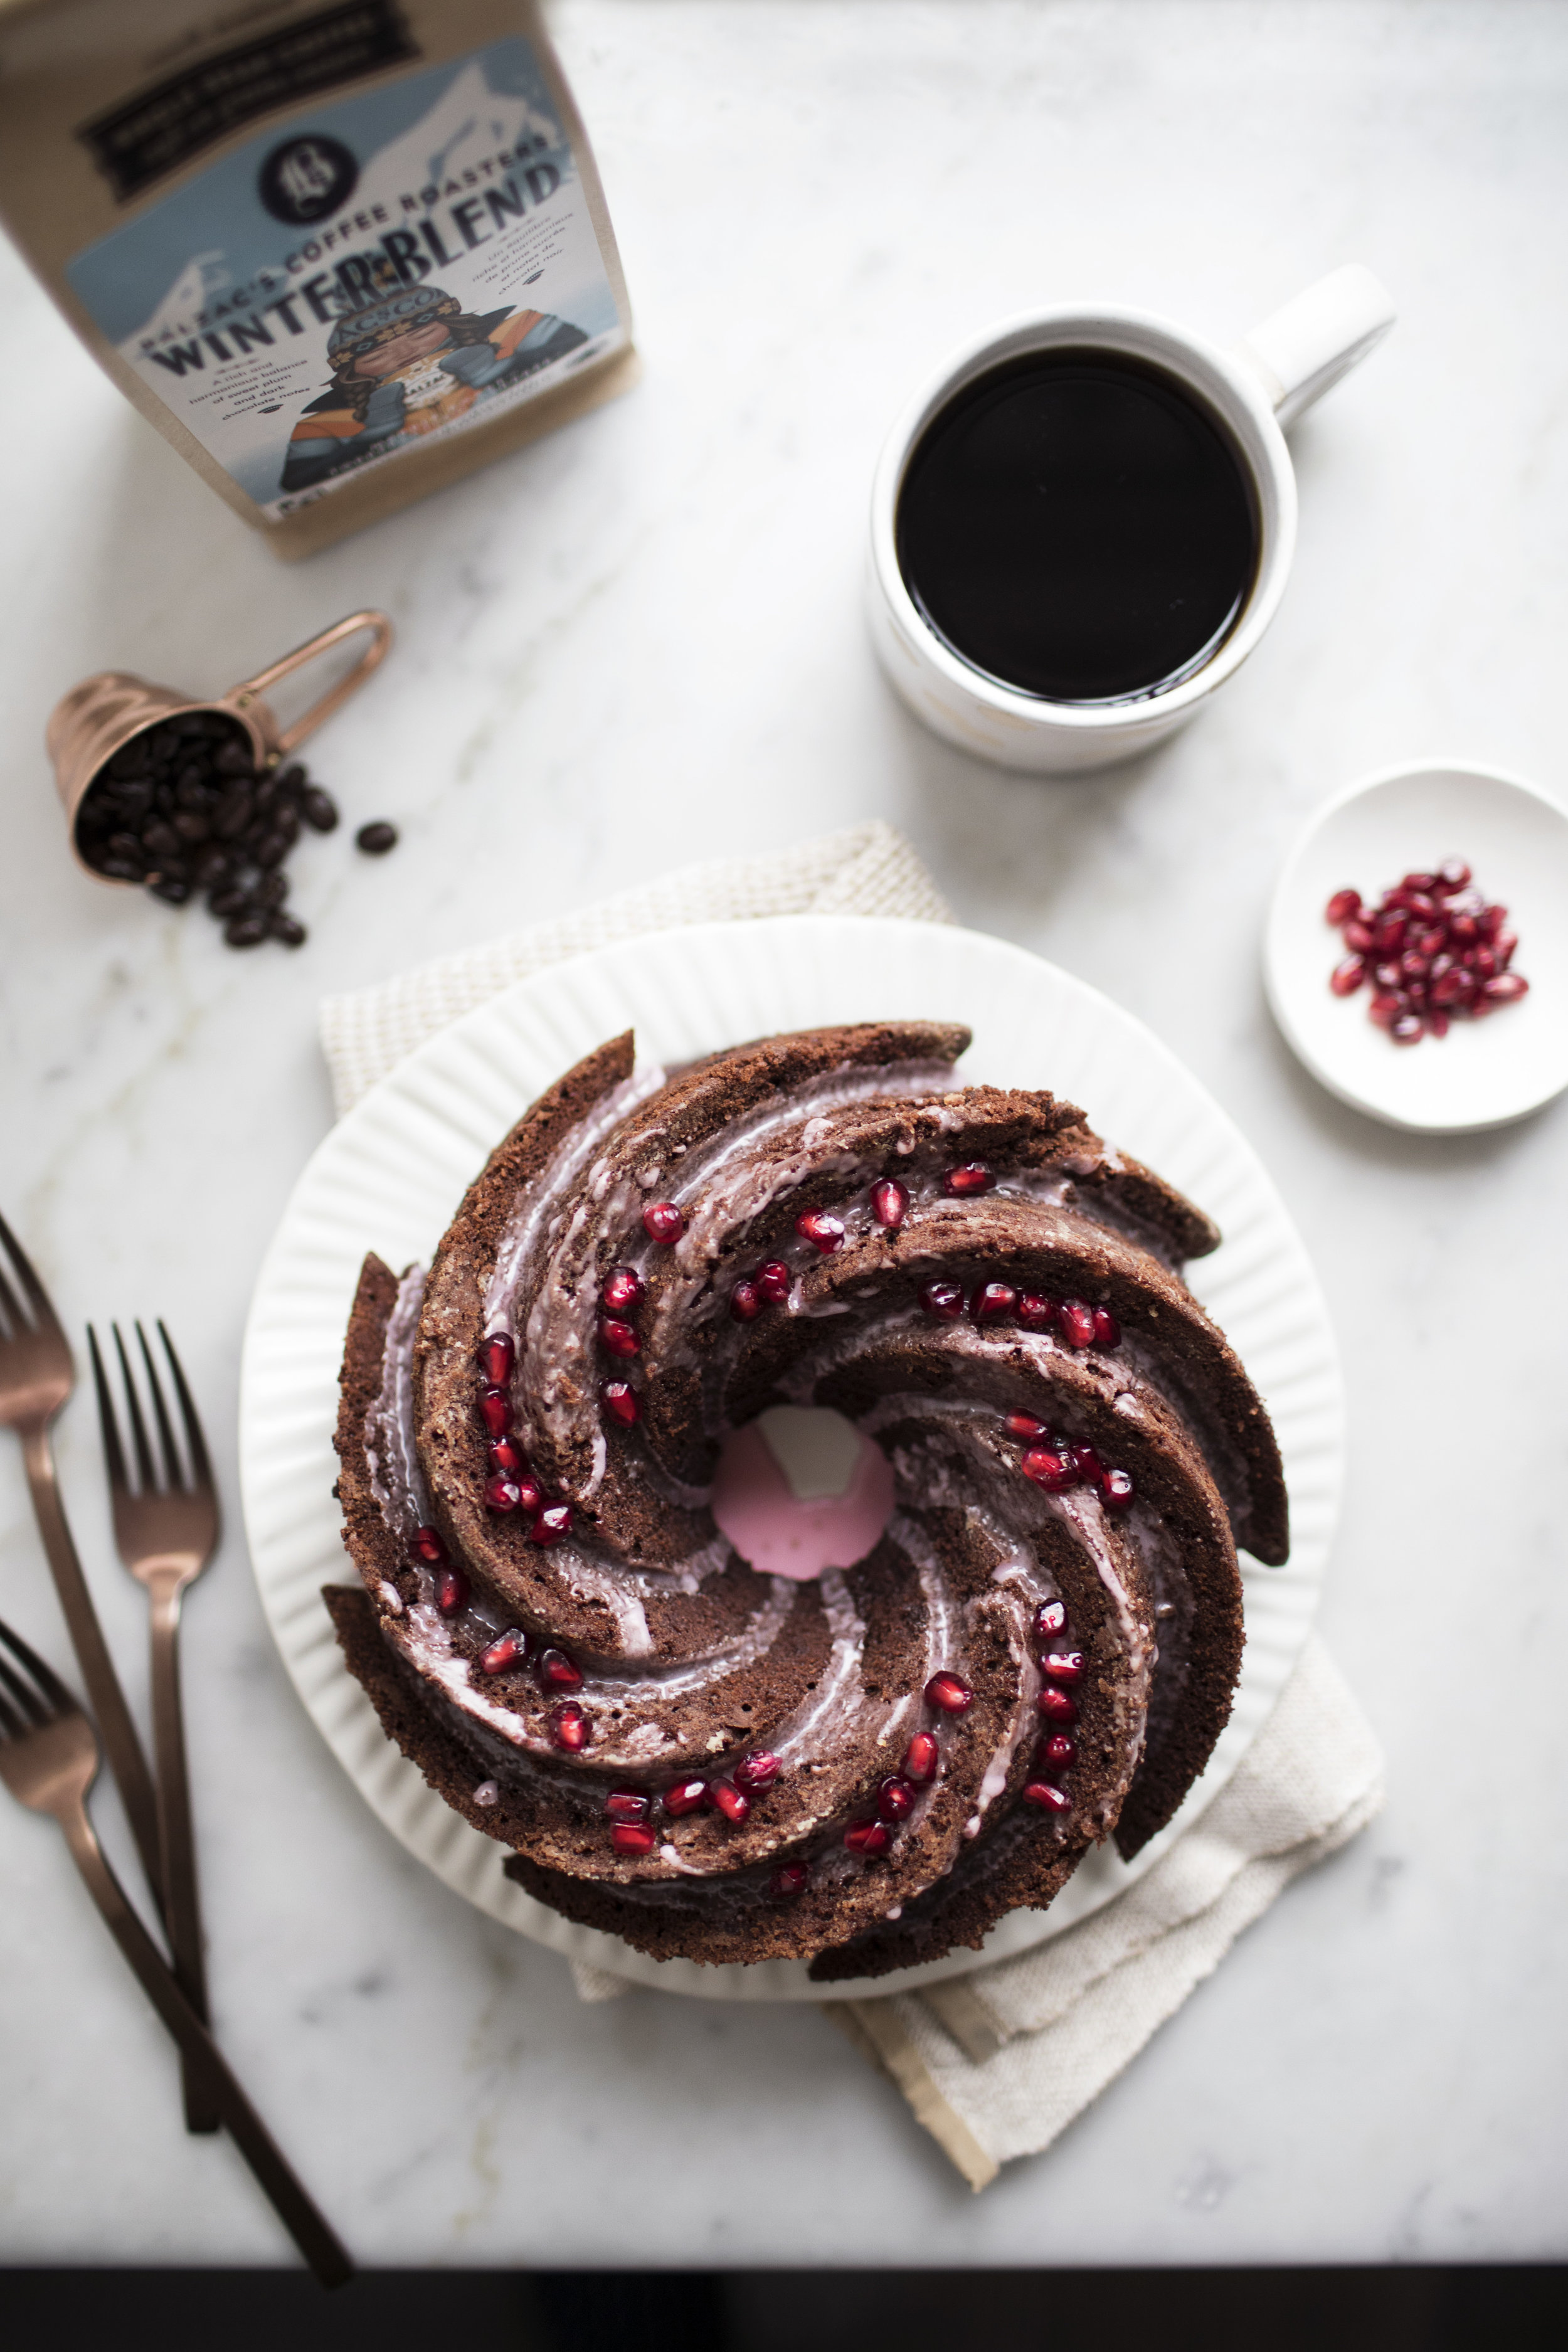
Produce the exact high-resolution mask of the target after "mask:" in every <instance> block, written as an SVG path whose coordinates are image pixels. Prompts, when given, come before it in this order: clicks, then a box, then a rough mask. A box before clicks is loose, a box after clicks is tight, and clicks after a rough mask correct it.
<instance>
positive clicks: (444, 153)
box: [364, 64, 565, 195]
mask: <svg viewBox="0 0 1568 2352" xmlns="http://www.w3.org/2000/svg"><path fill="white" fill-rule="evenodd" d="M525 140H526V141H529V142H533V141H535V140H542V142H543V143H544V147H545V149H546V150H552V149H559V148H561V147H562V146H563V145H564V144H565V142H564V140H563V136H562V131H561V125H560V124H559V123H558V122H557V121H556V120H555V118H554V116H553V115H552V114H546V113H544V112H542V110H541V109H539V108H538V107H536V106H534V105H533V104H532V103H531V101H530V100H528V99H526V98H524V97H522V96H521V94H519V93H516V92H513V91H510V90H494V89H491V88H490V86H489V82H488V81H487V80H486V79H485V74H484V68H483V67H482V66H479V65H477V64H476V65H470V66H468V67H467V68H465V69H464V71H463V72H462V73H460V74H459V75H458V78H457V79H456V80H455V81H454V82H453V83H452V84H451V86H450V88H449V89H447V90H445V91H444V92H443V94H442V96H441V97H440V98H439V99H438V100H437V102H436V104H435V105H434V106H433V107H432V108H431V109H430V111H429V113H428V114H426V115H425V116H423V117H422V118H421V120H420V121H417V122H416V124H415V125H414V128H413V129H412V131H405V132H404V134H403V136H402V138H401V139H395V140H393V141H392V142H391V143H390V145H388V146H385V147H382V148H379V149H378V150H377V151H376V152H375V154H374V156H367V157H366V158H365V174H364V176H365V181H366V182H367V183H368V182H371V181H374V184H375V192H376V194H378V195H379V194H382V193H383V192H386V193H397V192H399V191H401V190H403V189H405V188H406V189H408V190H409V191H410V192H412V191H414V190H416V189H419V188H424V187H428V186H430V185H431V184H434V185H435V186H437V188H438V187H439V186H440V185H441V184H442V182H443V181H444V180H448V179H451V178H452V177H454V176H455V175H458V174H460V173H462V172H463V171H464V169H465V168H466V167H468V166H469V165H472V164H477V163H484V162H486V161H489V160H492V159H493V158H494V156H495V155H496V154H497V152H499V151H500V150H501V149H507V150H510V152H516V150H517V149H518V148H519V147H520V146H521V144H522V143H523V142H524V141H525Z"/></svg>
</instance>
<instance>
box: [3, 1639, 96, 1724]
mask: <svg viewBox="0 0 1568 2352" xmlns="http://www.w3.org/2000/svg"><path fill="white" fill-rule="evenodd" d="M0 1642H3V1643H5V1647H6V1648H7V1649H8V1650H9V1651H10V1653H11V1654H12V1656H13V1657H14V1658H15V1659H16V1662H17V1664H19V1665H23V1666H26V1670H27V1672H28V1673H29V1674H30V1675H32V1677H33V1680H34V1681H35V1683H37V1686H38V1688H39V1690H40V1691H42V1693H43V1695H44V1696H45V1697H46V1698H47V1700H48V1702H49V1705H50V1706H52V1707H53V1709H54V1711H55V1713H56V1714H57V1715H79V1713H80V1712H81V1710H80V1708H79V1706H77V1703H76V1701H75V1699H74V1698H72V1696H71V1695H70V1693H69V1691H68V1690H67V1688H66V1686H65V1685H64V1683H62V1682H61V1680H60V1678H59V1676H58V1675H57V1674H56V1672H55V1670H54V1668H53V1666H47V1665H46V1664H44V1661H43V1660H42V1658H40V1657H39V1655H38V1654H37V1650H34V1649H29V1647H28V1645H27V1643H26V1642H24V1641H23V1639H22V1636H21V1635H20V1633H13V1632H12V1630H11V1628H10V1626H9V1625H7V1624H6V1622H5V1619H4V1618H3V1617H0ZM4 1663H5V1662H4V1660H0V1664H4Z"/></svg>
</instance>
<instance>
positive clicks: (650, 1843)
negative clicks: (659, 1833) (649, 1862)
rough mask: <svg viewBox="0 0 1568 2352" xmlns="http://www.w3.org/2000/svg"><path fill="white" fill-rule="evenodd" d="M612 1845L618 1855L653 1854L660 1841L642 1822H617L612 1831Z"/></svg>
mask: <svg viewBox="0 0 1568 2352" xmlns="http://www.w3.org/2000/svg"><path fill="white" fill-rule="evenodd" d="M610 1843H611V1844H612V1845H613V1846H614V1847H615V1849H616V1853H652V1852H653V1850H654V1848H655V1846H656V1845H657V1844H658V1838H657V1837H656V1835H655V1834H654V1832H653V1831H652V1830H650V1829H647V1828H645V1827H644V1825H643V1823H642V1822H616V1823H615V1824H614V1826H613V1827H612V1829H611V1831H610Z"/></svg>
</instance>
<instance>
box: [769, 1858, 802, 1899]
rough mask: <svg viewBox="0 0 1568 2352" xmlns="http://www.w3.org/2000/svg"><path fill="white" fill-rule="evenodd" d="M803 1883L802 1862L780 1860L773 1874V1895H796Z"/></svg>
mask: <svg viewBox="0 0 1568 2352" xmlns="http://www.w3.org/2000/svg"><path fill="white" fill-rule="evenodd" d="M804 1886H805V1863H804V1862H781V1863H780V1864H779V1866H778V1868H777V1869H776V1870H775V1871H774V1873H773V1893H774V1894H775V1895H798V1894H799V1893H800V1892H801V1889H802V1888H803V1887H804Z"/></svg>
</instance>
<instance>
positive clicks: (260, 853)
mask: <svg viewBox="0 0 1568 2352" xmlns="http://www.w3.org/2000/svg"><path fill="white" fill-rule="evenodd" d="M290 847H291V844H290V842H289V836H288V835H287V834H286V833H264V834H263V835H262V836H261V838H260V840H259V841H258V843H257V844H256V846H255V848H254V849H253V850H252V851H251V856H253V857H254V858H255V860H256V863H257V864H258V866H280V865H281V864H282V862H283V860H284V858H286V857H287V856H288V855H289V848H290Z"/></svg>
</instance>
